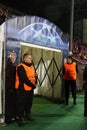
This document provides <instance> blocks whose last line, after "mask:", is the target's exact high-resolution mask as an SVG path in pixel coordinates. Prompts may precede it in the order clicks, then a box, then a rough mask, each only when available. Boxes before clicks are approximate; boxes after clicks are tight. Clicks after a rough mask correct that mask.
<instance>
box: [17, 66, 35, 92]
mask: <svg viewBox="0 0 87 130" xmlns="http://www.w3.org/2000/svg"><path fill="white" fill-rule="evenodd" d="M17 72H18V76H19V80H20V81H21V82H23V83H25V84H27V85H28V86H31V87H32V88H33V89H34V88H35V87H36V86H35V85H34V84H32V83H31V81H30V80H29V79H28V77H27V76H26V72H25V70H24V68H23V66H19V67H18V69H17Z"/></svg>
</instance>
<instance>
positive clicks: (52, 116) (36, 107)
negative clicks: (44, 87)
mask: <svg viewBox="0 0 87 130" xmlns="http://www.w3.org/2000/svg"><path fill="white" fill-rule="evenodd" d="M72 102H73V101H72V97H70V100H69V105H67V106H66V105H64V104H58V103H57V102H56V103H53V102H51V101H50V100H48V99H46V98H43V97H34V102H33V107H32V115H33V118H35V120H34V121H33V122H24V126H23V127H22V128H20V127H18V126H17V123H16V122H14V123H11V124H9V125H7V126H0V130H20V129H24V130H87V117H84V114H83V113H84V95H78V96H77V105H73V103H72Z"/></svg>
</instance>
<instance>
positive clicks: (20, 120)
mask: <svg viewBox="0 0 87 130" xmlns="http://www.w3.org/2000/svg"><path fill="white" fill-rule="evenodd" d="M17 123H18V126H19V127H22V126H23V122H22V119H18V120H17Z"/></svg>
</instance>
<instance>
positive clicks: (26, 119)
mask: <svg viewBox="0 0 87 130" xmlns="http://www.w3.org/2000/svg"><path fill="white" fill-rule="evenodd" d="M24 120H25V121H34V119H33V118H32V117H31V115H30V116H26V117H25V118H24Z"/></svg>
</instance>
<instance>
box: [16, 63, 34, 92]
mask: <svg viewBox="0 0 87 130" xmlns="http://www.w3.org/2000/svg"><path fill="white" fill-rule="evenodd" d="M21 65H22V66H23V67H24V70H25V72H26V76H27V77H28V79H29V80H30V81H31V83H32V84H35V80H36V79H35V70H34V67H33V66H27V65H25V64H23V63H21V64H19V65H18V66H17V68H18V67H19V66H21ZM17 68H16V82H15V88H16V89H19V77H18V73H17ZM31 89H32V87H30V86H28V85H27V84H25V83H24V90H26V91H29V90H31Z"/></svg>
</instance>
